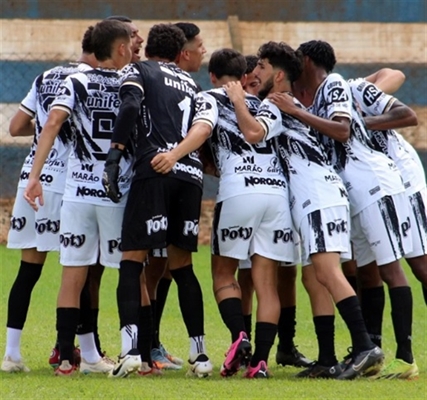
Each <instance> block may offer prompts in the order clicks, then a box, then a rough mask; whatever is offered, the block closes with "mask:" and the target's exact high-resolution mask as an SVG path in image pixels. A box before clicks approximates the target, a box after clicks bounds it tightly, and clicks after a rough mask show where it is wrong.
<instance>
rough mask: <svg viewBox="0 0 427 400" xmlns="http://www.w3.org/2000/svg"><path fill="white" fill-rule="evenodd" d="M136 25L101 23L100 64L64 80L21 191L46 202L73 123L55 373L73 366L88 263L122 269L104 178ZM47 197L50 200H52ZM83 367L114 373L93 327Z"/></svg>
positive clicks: (97, 30) (116, 218)
mask: <svg viewBox="0 0 427 400" xmlns="http://www.w3.org/2000/svg"><path fill="white" fill-rule="evenodd" d="M130 35H131V30H130V28H129V27H128V26H127V25H125V24H124V23H122V22H119V21H107V20H104V21H101V22H99V23H98V24H96V25H95V27H94V29H93V32H92V40H91V42H92V46H93V50H94V54H95V57H96V59H97V60H98V65H99V68H97V69H93V70H89V71H86V72H82V73H78V74H74V75H72V76H69V77H67V78H66V79H65V81H64V84H63V85H62V87H61V89H60V91H59V92H58V94H57V96H56V98H55V99H54V100H53V102H52V105H51V108H50V112H49V116H48V119H47V121H46V124H45V125H44V127H43V130H42V133H41V135H40V140H39V143H38V147H37V150H36V153H35V156H34V162H33V166H32V169H31V172H30V175H29V180H28V184H27V187H26V189H25V192H24V197H25V199H26V200H27V201H28V202H29V204H30V205H31V206H32V207H33V208H34V209H35V210H38V209H39V205H40V207H41V206H43V205H44V200H45V198H44V193H43V189H42V186H41V182H40V181H41V177H42V175H41V174H40V173H41V170H42V167H43V164H44V162H45V160H46V158H47V156H48V154H49V150H50V148H51V146H52V143H53V142H54V140H55V138H56V137H57V135H58V133H59V131H60V128H61V126H62V124H63V123H64V121H66V120H67V119H68V118H69V117H70V116H71V118H72V120H73V123H74V125H75V132H74V134H75V136H74V137H73V147H74V148H73V151H72V152H71V154H70V158H69V162H68V168H67V178H66V186H65V191H64V196H63V204H62V207H61V228H60V262H61V264H62V265H63V273H62V282H61V288H60V291H59V295H58V304H57V324H56V326H57V331H58V344H59V351H60V365H59V367H58V368H57V369H56V370H55V374H56V375H70V374H73V373H74V371H75V370H76V365H75V361H74V355H73V342H74V336H75V331H76V328H77V324H78V321H79V313H80V310H79V308H80V304H79V298H80V293H81V291H82V288H83V285H84V283H85V281H86V276H87V271H88V266H89V265H93V264H95V263H96V261H97V259H98V256H99V261H100V263H101V264H102V265H105V266H111V267H116V268H117V267H118V264H119V259H120V252H119V243H120V225H121V221H122V217H123V210H124V207H123V206H124V204H123V203H121V204H118V205H116V204H114V203H113V202H112V201H111V200H110V199H108V198H107V197H106V195H105V192H104V191H103V190H102V184H101V175H102V171H103V167H104V161H105V159H106V153H107V150H108V148H109V143H110V137H111V134H112V126H113V124H114V120H115V117H116V113H117V110H118V106H119V104H120V100H119V97H118V89H119V85H120V80H121V76H120V74H119V73H118V70H119V69H121V68H123V67H124V66H125V65H126V64H128V63H129V62H130V60H131V57H132V48H131V40H130ZM120 169H121V174H120V178H119V182H120V184H119V187H120V189H119V190H120V192H119V195H120V196H121V197H123V198H126V195H127V191H128V189H129V186H130V180H131V176H132V165H131V157H130V155H129V154H128V152H127V153H126V157H123V159H122V163H121V165H120ZM46 201H49V199H48V198H47V199H46ZM79 341H80V347H81V355H82V359H81V364H80V372H83V373H89V372H109V371H110V370H111V369H112V368H113V365H112V364H110V363H108V362H106V361H105V360H104V359H103V358H101V357H100V355H99V353H98V351H97V349H96V346H95V341H94V336H93V332H90V333H88V334H86V335H79Z"/></svg>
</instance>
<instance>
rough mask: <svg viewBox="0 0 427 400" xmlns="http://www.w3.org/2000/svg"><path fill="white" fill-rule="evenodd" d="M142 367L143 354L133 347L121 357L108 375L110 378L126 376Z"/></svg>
mask: <svg viewBox="0 0 427 400" xmlns="http://www.w3.org/2000/svg"><path fill="white" fill-rule="evenodd" d="M140 367H141V356H140V355H139V352H138V350H137V349H132V350H130V351H129V353H127V354H126V355H125V356H123V357H119V360H118V362H117V363H116V364H115V365H114V367H113V369H112V370H111V371H110V373H109V374H108V376H109V377H110V378H126V377H127V376H128V375H129V374H131V373H133V372H135V371H137V370H138V368H140Z"/></svg>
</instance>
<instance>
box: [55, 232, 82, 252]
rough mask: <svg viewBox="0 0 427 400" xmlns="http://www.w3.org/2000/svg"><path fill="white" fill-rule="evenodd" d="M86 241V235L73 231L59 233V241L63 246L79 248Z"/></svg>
mask: <svg viewBox="0 0 427 400" xmlns="http://www.w3.org/2000/svg"><path fill="white" fill-rule="evenodd" d="M85 242H86V235H75V234H74V233H71V232H67V233H64V234H61V235H59V243H60V244H61V245H62V246H63V247H68V246H71V247H75V248H77V249H78V248H80V247H82V246H83V245H84V244H85Z"/></svg>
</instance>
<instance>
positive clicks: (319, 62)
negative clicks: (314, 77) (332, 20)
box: [297, 40, 337, 73]
mask: <svg viewBox="0 0 427 400" xmlns="http://www.w3.org/2000/svg"><path fill="white" fill-rule="evenodd" d="M297 51H299V52H301V54H302V55H303V56H304V57H308V58H309V59H310V60H311V61H312V62H313V63H314V65H316V66H317V67H320V68H324V69H325V71H326V72H327V73H329V72H332V71H333V69H334V67H335V64H336V63H337V59H336V58H335V52H334V49H333V48H332V46H331V45H330V44H329V43H327V42H324V41H322V40H310V41H309V42H305V43H302V44H300V46H299V47H298V50H297Z"/></svg>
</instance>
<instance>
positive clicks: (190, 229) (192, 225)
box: [182, 219, 199, 236]
mask: <svg viewBox="0 0 427 400" xmlns="http://www.w3.org/2000/svg"><path fill="white" fill-rule="evenodd" d="M182 233H183V234H184V236H189V235H193V236H197V235H198V234H199V221H198V220H197V219H195V220H193V221H187V220H186V221H184V229H183V231H182Z"/></svg>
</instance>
